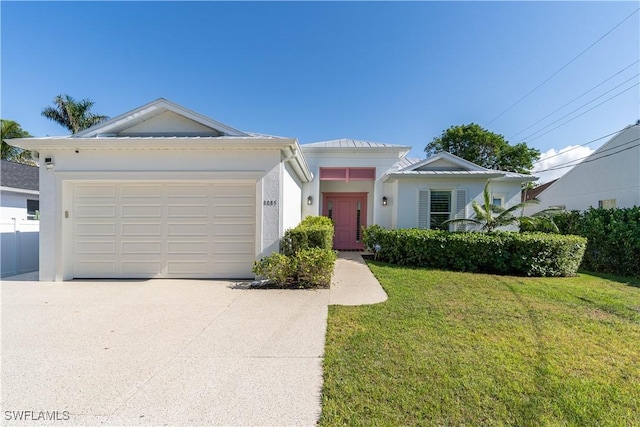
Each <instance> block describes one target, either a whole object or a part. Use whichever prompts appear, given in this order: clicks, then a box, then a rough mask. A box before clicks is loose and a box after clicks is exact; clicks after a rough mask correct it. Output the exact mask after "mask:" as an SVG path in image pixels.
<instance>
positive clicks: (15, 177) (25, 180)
mask: <svg viewBox="0 0 640 427" xmlns="http://www.w3.org/2000/svg"><path fill="white" fill-rule="evenodd" d="M39 172H40V170H39V169H38V167H37V166H29V165H23V164H21V163H14V162H10V161H7V160H2V171H1V173H0V175H1V176H2V178H1V180H0V181H1V184H0V185H2V187H11V188H19V189H21V190H32V191H39V190H40V184H39V183H40V177H39Z"/></svg>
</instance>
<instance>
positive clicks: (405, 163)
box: [393, 157, 424, 169]
mask: <svg viewBox="0 0 640 427" xmlns="http://www.w3.org/2000/svg"><path fill="white" fill-rule="evenodd" d="M422 160H424V159H420V158H418V157H405V158H402V159H400V160H399V161H398V163H396V164H395V165H393V166H394V167H396V168H398V169H406V168H408V167H410V166H411V165H415V164H416V163H420V162H421V161H422Z"/></svg>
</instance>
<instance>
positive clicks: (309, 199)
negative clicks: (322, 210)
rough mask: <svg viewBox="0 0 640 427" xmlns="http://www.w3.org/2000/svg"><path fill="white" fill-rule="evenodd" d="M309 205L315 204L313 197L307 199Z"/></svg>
mask: <svg viewBox="0 0 640 427" xmlns="http://www.w3.org/2000/svg"><path fill="white" fill-rule="evenodd" d="M307 204H308V205H311V204H313V197H311V196H309V197H307Z"/></svg>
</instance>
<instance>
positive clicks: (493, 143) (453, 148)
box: [424, 123, 540, 174]
mask: <svg viewBox="0 0 640 427" xmlns="http://www.w3.org/2000/svg"><path fill="white" fill-rule="evenodd" d="M424 151H425V152H426V153H427V156H431V155H433V154H435V153H437V152H439V151H448V152H449V153H451V154H454V155H456V156H458V157H462V158H463V159H465V160H469V161H470V162H473V163H475V164H477V165H480V166H483V167H485V168H489V169H497V170H502V171H509V172H518V173H527V174H528V173H530V172H531V169H533V162H535V161H536V160H538V158H539V157H540V151H539V150H537V149H535V148H530V147H528V146H527V144H526V143H524V142H521V143H519V144H516V145H509V143H508V142H507V140H506V139H505V138H504V136H502V135H499V134H497V133H493V132H490V131H488V130H487V129H485V128H483V127H482V126H480V125H477V124H475V123H471V124H468V125H460V126H451V127H450V128H449V129H447V130H445V131H443V132H442V135H440V136H438V137H436V138H433V141H431V142H430V143H429V144H428V145H427V146H426V147H425V149H424Z"/></svg>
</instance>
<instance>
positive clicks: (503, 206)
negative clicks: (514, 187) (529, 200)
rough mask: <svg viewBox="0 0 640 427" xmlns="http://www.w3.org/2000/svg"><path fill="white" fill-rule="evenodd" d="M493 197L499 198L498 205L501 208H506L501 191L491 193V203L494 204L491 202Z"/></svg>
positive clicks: (504, 198) (504, 197)
mask: <svg viewBox="0 0 640 427" xmlns="http://www.w3.org/2000/svg"><path fill="white" fill-rule="evenodd" d="M495 199H498V200H500V205H499V206H500V207H501V208H505V209H506V208H507V203H506V200H507V198H506V196H505V195H504V194H502V193H497V194H491V204H495V203H493V202H494V200H495Z"/></svg>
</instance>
